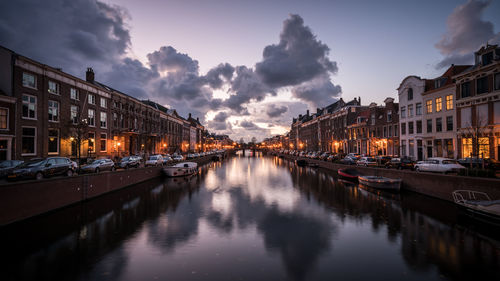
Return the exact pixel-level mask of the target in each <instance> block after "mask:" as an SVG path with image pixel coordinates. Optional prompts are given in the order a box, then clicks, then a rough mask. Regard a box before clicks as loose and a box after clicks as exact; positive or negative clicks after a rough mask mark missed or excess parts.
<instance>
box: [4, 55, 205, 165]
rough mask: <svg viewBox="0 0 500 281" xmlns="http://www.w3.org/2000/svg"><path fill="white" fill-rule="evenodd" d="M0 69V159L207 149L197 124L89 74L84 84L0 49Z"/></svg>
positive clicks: (202, 130) (202, 128) (196, 121)
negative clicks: (103, 82)
mask: <svg viewBox="0 0 500 281" xmlns="http://www.w3.org/2000/svg"><path fill="white" fill-rule="evenodd" d="M0 70H1V71H0V160H4V159H7V160H8V159H29V158H33V157H47V156H52V155H57V156H67V157H71V158H86V157H123V156H126V155H148V154H155V153H174V152H178V153H182V152H187V151H202V150H204V149H205V145H204V136H205V128H204V127H203V125H201V123H200V122H199V120H198V119H194V118H192V117H191V115H190V116H189V118H187V119H185V118H182V117H181V116H179V114H177V112H176V111H175V110H174V109H167V108H165V107H164V106H161V105H160V104H158V103H156V102H153V101H149V100H138V99H136V98H134V97H131V96H129V95H127V94H125V93H122V92H120V91H118V90H116V89H113V88H111V87H109V86H107V85H104V84H102V83H99V82H98V81H96V80H95V74H94V71H93V69H92V68H88V69H87V71H86V79H85V80H83V79H79V78H77V77H74V76H72V75H70V74H68V73H65V72H63V71H62V70H61V69H57V68H53V67H50V66H47V65H44V64H42V63H40V62H37V61H35V60H33V59H30V58H27V57H24V56H22V55H19V54H17V53H15V52H13V51H11V50H8V49H6V48H3V47H0Z"/></svg>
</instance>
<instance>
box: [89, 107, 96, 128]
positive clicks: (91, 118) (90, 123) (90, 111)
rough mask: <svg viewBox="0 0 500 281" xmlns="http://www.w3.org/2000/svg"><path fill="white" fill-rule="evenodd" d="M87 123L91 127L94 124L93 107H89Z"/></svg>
mask: <svg viewBox="0 0 500 281" xmlns="http://www.w3.org/2000/svg"><path fill="white" fill-rule="evenodd" d="M88 124H89V126H92V127H94V126H95V110H93V109H89V116H88Z"/></svg>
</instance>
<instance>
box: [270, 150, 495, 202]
mask: <svg viewBox="0 0 500 281" xmlns="http://www.w3.org/2000/svg"><path fill="white" fill-rule="evenodd" d="M280 156H282V157H283V158H284V159H287V160H290V161H295V160H298V159H303V160H306V161H307V162H308V163H315V164H318V166H319V167H321V168H324V169H327V170H330V171H333V172H334V173H335V174H337V170H338V169H344V168H356V169H357V170H358V171H360V172H361V174H363V175H367V176H382V177H387V178H398V179H402V180H403V184H402V185H401V188H402V189H404V190H409V191H413V192H417V193H420V194H424V195H427V196H431V197H435V198H439V199H443V200H447V201H451V202H453V197H452V195H451V193H452V192H453V191H455V190H459V189H468V190H474V191H482V192H486V193H487V194H488V195H489V196H490V197H491V198H492V199H493V200H495V199H500V179H491V178H478V177H464V176H456V175H443V174H437V173H424V172H415V171H409V170H395V169H385V168H373V167H360V166H352V165H344V164H337V163H332V162H326V161H321V160H316V159H309V158H303V157H296V156H291V155H288V154H281V155H280Z"/></svg>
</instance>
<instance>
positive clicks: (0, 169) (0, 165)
mask: <svg viewBox="0 0 500 281" xmlns="http://www.w3.org/2000/svg"><path fill="white" fill-rule="evenodd" d="M22 163H24V161H22V160H4V161H2V162H0V179H3V178H5V177H6V176H7V174H8V173H9V172H10V171H12V170H14V169H15V168H16V167H17V166H19V165H21V164H22Z"/></svg>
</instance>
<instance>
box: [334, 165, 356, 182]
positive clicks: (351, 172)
mask: <svg viewBox="0 0 500 281" xmlns="http://www.w3.org/2000/svg"><path fill="white" fill-rule="evenodd" d="M337 174H338V175H339V178H341V179H344V180H348V181H351V182H357V181H358V177H359V176H361V174H360V173H359V171H358V170H356V169H352V168H347V169H338V171H337Z"/></svg>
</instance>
